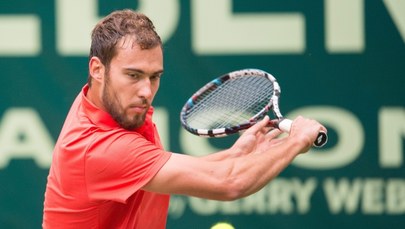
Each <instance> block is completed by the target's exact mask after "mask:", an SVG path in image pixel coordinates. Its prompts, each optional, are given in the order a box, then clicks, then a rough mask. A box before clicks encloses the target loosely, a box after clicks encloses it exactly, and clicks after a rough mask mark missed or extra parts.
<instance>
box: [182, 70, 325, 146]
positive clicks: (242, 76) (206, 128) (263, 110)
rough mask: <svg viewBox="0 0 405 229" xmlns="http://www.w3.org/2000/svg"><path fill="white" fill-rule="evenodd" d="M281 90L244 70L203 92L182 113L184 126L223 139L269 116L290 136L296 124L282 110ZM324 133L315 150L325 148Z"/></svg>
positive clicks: (271, 78) (268, 77)
mask: <svg viewBox="0 0 405 229" xmlns="http://www.w3.org/2000/svg"><path fill="white" fill-rule="evenodd" d="M280 93H281V90H280V86H279V84H278V83H277V81H276V79H275V78H274V76H272V75H271V74H269V73H267V72H265V71H262V70H259V69H243V70H239V71H234V72H230V73H228V74H225V75H223V76H221V77H219V78H216V79H214V80H212V81H211V82H209V83H208V84H206V85H205V86H204V87H202V88H201V89H199V90H198V91H197V92H196V93H195V94H194V95H192V96H191V98H190V99H188V100H187V102H186V104H185V105H184V107H183V108H182V110H181V113H180V121H181V124H182V126H183V127H184V128H185V129H186V130H187V131H189V132H190V133H192V134H195V135H198V136H204V137H223V136H227V135H230V134H234V133H238V132H239V131H242V130H245V129H247V128H249V127H251V126H252V125H254V124H255V123H256V122H258V121H260V120H261V119H263V118H264V117H265V115H268V113H269V111H272V112H273V113H274V116H275V119H273V120H272V121H270V122H269V125H270V126H272V127H274V128H278V129H280V130H282V131H283V132H287V133H289V132H290V129H291V124H292V121H291V120H289V119H286V118H283V115H282V114H281V112H280V109H279V104H278V103H279V97H280ZM327 140H328V136H327V134H326V133H325V132H323V131H322V132H320V133H319V134H318V137H317V138H316V140H315V142H314V146H316V147H321V146H323V145H325V143H326V142H327Z"/></svg>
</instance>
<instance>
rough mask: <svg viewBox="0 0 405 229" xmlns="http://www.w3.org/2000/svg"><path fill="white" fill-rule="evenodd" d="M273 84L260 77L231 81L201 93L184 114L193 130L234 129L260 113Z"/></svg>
mask: <svg viewBox="0 0 405 229" xmlns="http://www.w3.org/2000/svg"><path fill="white" fill-rule="evenodd" d="M272 94H273V84H272V82H271V81H270V80H268V79H267V78H265V77H262V76H245V77H238V78H235V79H230V80H227V81H225V82H224V83H223V84H221V85H219V86H218V87H217V88H215V89H211V90H208V91H207V92H206V93H203V94H202V95H201V97H200V98H198V99H196V101H195V105H194V106H193V107H192V108H191V109H190V110H189V112H187V120H188V121H187V122H188V123H189V125H190V126H193V127H194V128H203V129H218V128H225V127H231V126H236V125H239V124H242V123H246V122H249V120H250V119H251V118H252V117H253V116H254V115H256V114H257V113H259V111H261V110H262V109H263V108H264V107H265V106H266V105H267V104H268V103H269V101H270V98H271V96H272Z"/></svg>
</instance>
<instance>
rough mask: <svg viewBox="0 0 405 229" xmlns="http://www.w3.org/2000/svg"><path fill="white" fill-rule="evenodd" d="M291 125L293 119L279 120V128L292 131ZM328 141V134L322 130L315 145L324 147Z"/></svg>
mask: <svg viewBox="0 0 405 229" xmlns="http://www.w3.org/2000/svg"><path fill="white" fill-rule="evenodd" d="M291 125H292V121H291V120H290V119H286V118H285V119H282V120H280V121H279V122H278V128H279V129H280V130H281V131H283V132H287V133H290V130H291ZM327 141H328V135H327V134H326V133H325V132H324V131H320V132H319V133H318V136H317V137H316V140H315V142H314V146H315V147H322V146H324V145H325V144H326V142H327Z"/></svg>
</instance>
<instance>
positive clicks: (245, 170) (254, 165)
mask: <svg viewBox="0 0 405 229" xmlns="http://www.w3.org/2000/svg"><path fill="white" fill-rule="evenodd" d="M301 149H302V146H300V144H299V143H298V142H296V141H294V140H290V141H285V142H284V143H283V144H279V145H277V146H275V147H272V148H271V149H269V150H268V151H266V152H263V153H260V154H249V155H246V156H243V157H241V158H238V159H235V163H234V167H233V168H232V174H230V176H231V177H235V178H236V179H237V180H238V181H237V183H238V184H239V185H240V186H241V187H239V192H240V193H239V194H238V196H237V197H235V198H240V197H244V196H248V195H250V194H253V193H255V192H257V191H259V190H260V189H261V188H263V187H264V186H265V185H267V184H268V183H269V182H270V181H271V180H273V179H274V178H275V177H277V176H278V175H279V174H280V172H281V171H283V170H284V169H285V168H286V167H287V166H288V165H289V164H290V163H291V162H292V161H293V160H294V158H295V157H296V156H297V155H298V154H299V152H300V151H301Z"/></svg>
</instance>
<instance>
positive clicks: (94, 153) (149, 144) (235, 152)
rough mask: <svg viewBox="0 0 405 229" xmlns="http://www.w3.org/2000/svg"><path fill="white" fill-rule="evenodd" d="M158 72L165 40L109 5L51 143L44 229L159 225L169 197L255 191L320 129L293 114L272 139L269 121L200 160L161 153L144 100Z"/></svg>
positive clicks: (143, 21)
mask: <svg viewBox="0 0 405 229" xmlns="http://www.w3.org/2000/svg"><path fill="white" fill-rule="evenodd" d="M162 73H163V53H162V43H161V40H160V37H159V36H158V34H157V33H156V32H155V30H154V26H153V24H152V22H151V21H150V20H149V19H148V18H147V17H146V16H144V15H143V14H140V13H136V12H133V11H131V10H122V11H116V12H113V13H112V14H110V15H108V16H107V17H105V18H104V19H102V20H101V21H100V22H99V23H98V24H97V25H96V26H95V28H94V30H93V33H92V44H91V50H90V58H89V79H88V84H87V85H85V86H84V87H83V89H82V91H81V93H80V94H79V95H78V97H77V98H76V100H75V101H74V103H73V105H72V107H71V109H70V111H69V114H68V115H67V118H66V121H65V123H64V126H63V128H62V131H61V133H60V136H59V139H58V141H57V143H56V146H55V149H54V154H53V161H52V165H51V168H50V172H49V176H48V183H47V187H46V192H45V202H44V219H43V227H44V228H86V229H89V228H149V229H150V228H165V224H166V215H167V210H168V205H169V195H170V194H182V195H190V196H196V197H201V198H208V199H215V200H235V199H238V198H242V197H245V196H248V195H250V194H253V193H255V192H257V191H258V190H260V189H261V188H262V187H264V186H265V185H266V184H267V183H268V182H270V181H271V179H273V178H274V177H275V176H277V175H278V174H279V173H280V171H282V170H283V169H284V168H285V167H286V166H287V165H288V164H289V163H290V162H291V161H292V160H293V159H294V158H295V156H297V155H298V154H300V153H304V152H306V151H308V149H309V148H310V147H311V145H312V143H313V142H314V140H315V138H316V136H317V134H318V132H319V131H320V130H323V131H326V130H325V128H324V127H323V126H321V125H320V124H319V123H317V122H316V121H313V120H309V119H305V118H302V117H299V118H297V119H296V120H294V122H293V126H292V131H291V133H290V135H289V136H287V137H284V138H277V139H276V137H277V136H278V135H279V134H280V131H278V130H272V131H269V128H268V127H266V123H267V122H268V121H269V119H268V118H267V117H266V118H265V119H264V120H263V121H261V122H260V123H258V124H256V125H254V126H253V127H251V128H250V129H248V130H247V131H246V132H245V133H244V134H243V135H242V136H241V137H240V138H239V139H238V140H237V141H236V142H235V144H234V145H233V146H232V147H231V148H229V149H227V150H224V151H221V152H218V153H214V154H211V155H208V156H205V157H199V158H197V157H192V156H188V155H185V154H177V153H172V152H167V151H164V150H163V148H162V146H161V143H160V140H159V136H158V133H157V131H156V128H155V126H154V124H153V123H152V113H153V107H152V106H151V104H152V101H153V98H154V96H155V95H156V92H157V90H158V88H159V82H160V77H161V76H162Z"/></svg>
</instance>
